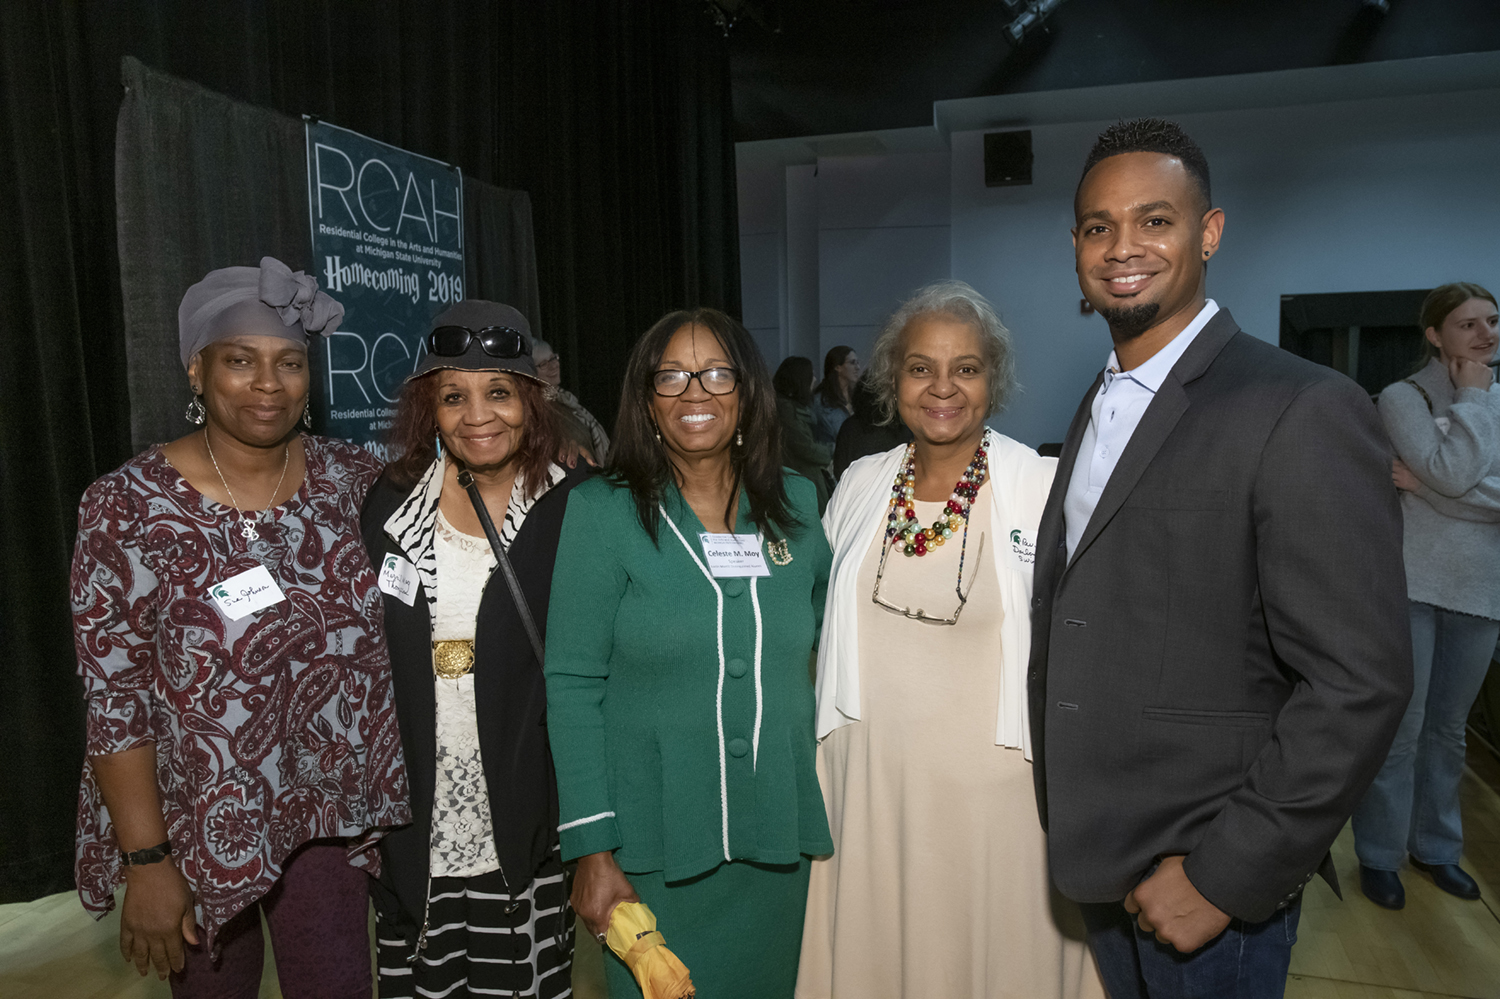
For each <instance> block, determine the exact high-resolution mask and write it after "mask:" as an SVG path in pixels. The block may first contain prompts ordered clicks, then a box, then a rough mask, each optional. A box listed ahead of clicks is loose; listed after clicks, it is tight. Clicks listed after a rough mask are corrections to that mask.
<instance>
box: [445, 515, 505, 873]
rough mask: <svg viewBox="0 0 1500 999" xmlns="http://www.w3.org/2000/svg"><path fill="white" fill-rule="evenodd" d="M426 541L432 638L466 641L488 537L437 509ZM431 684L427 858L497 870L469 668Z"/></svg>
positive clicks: (487, 565)
mask: <svg viewBox="0 0 1500 999" xmlns="http://www.w3.org/2000/svg"><path fill="white" fill-rule="evenodd" d="M432 545H433V558H434V561H435V563H436V566H437V586H436V587H435V590H436V593H435V600H434V601H433V606H432V610H433V618H432V637H433V640H434V641H444V640H446V639H455V638H466V639H470V640H472V639H473V638H474V620H475V618H476V616H477V615H478V614H479V598H480V597H482V596H483V595H484V587H485V584H486V583H488V582H489V580H490V573H491V572H493V571H494V569H495V566H496V562H495V553H494V552H492V551H491V550H490V543H489V541H488V540H486V539H485V538H475V537H470V536H469V535H467V534H463V533H462V532H460V531H459V530H458V529H457V528H455V527H454V526H453V525H452V524H450V523H448V518H446V517H444V516H443V513H442V511H441V510H439V511H438V515H437V527H436V530H434V531H433V537H432ZM502 585H503V581H502ZM433 683H434V685H435V689H434V691H433V693H434V694H435V695H436V698H437V756H436V762H437V775H436V776H437V782H436V787H435V788H434V795H433V808H432V846H431V851H430V859H429V861H428V863H429V865H430V870H431V872H432V876H433V877H435V878H440V877H450V878H469V877H474V876H475V875H478V874H487V873H489V872H490V871H493V870H497V869H499V867H500V858H499V857H498V856H497V855H496V853H495V834H494V829H493V828H492V827H491V825H490V795H489V789H488V788H487V787H486V786H485V782H484V763H483V761H482V760H481V759H480V754H479V724H478V718H477V715H476V714H475V711H474V674H473V673H469V674H468V675H466V676H461V677H459V678H458V679H457V680H445V679H444V678H442V677H440V676H434V677H433Z"/></svg>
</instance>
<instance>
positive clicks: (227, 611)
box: [208, 565, 286, 621]
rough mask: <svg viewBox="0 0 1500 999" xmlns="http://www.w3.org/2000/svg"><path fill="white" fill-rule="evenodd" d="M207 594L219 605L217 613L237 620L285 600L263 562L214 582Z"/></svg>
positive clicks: (284, 595) (283, 594)
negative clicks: (236, 574)
mask: <svg viewBox="0 0 1500 999" xmlns="http://www.w3.org/2000/svg"><path fill="white" fill-rule="evenodd" d="M208 595H209V596H211V597H213V599H214V603H216V604H218V605H219V611H220V613H222V614H223V615H224V616H225V617H227V618H229V620H231V621H238V620H239V619H240V618H242V617H245V616H246V615H247V614H254V613H255V612H256V611H258V610H265V609H266V608H267V607H270V606H271V605H272V604H279V603H281V602H282V601H283V600H285V599H286V594H285V593H282V592H281V587H279V586H277V585H276V580H274V579H272V578H271V574H270V573H269V572H267V571H266V567H265V566H263V565H258V566H256V567H255V568H254V569H249V570H246V571H245V572H242V573H240V574H239V575H238V576H230V577H229V578H228V579H226V580H224V582H222V583H216V584H214V586H213V587H212V588H210V589H209V591H208Z"/></svg>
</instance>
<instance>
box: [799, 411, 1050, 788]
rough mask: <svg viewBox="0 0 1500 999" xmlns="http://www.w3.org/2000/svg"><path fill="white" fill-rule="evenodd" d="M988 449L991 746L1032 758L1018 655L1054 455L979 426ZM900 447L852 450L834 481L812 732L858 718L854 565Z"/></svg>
mask: <svg viewBox="0 0 1500 999" xmlns="http://www.w3.org/2000/svg"><path fill="white" fill-rule="evenodd" d="M985 449H986V451H988V453H989V466H990V477H989V483H990V497H991V501H992V504H993V505H992V507H991V513H990V518H991V526H992V529H993V530H994V531H995V532H996V533H997V534H999V535H1000V536H999V537H996V538H992V539H989V540H990V544H989V545H988V546H987V547H989V549H990V552H991V555H992V557H993V558H994V560H995V573H996V575H997V576H998V577H999V581H1000V600H1001V603H1002V610H1003V611H1004V615H1005V616H1004V619H1003V620H1002V622H1001V625H1000V636H1001V647H1000V650H999V656H998V659H999V663H998V664H997V665H998V667H999V669H1000V703H999V713H998V724H997V725H996V731H995V745H997V746H1006V747H1008V748H1011V749H1021V750H1024V751H1025V753H1026V758H1027V759H1028V760H1029V759H1031V731H1030V725H1029V724H1028V721H1027V707H1026V663H1027V659H1028V657H1029V656H1030V653H1031V573H1032V568H1033V566H1034V565H1035V563H1036V536H1037V527H1038V525H1039V524H1040V523H1041V520H1042V508H1043V507H1044V506H1045V505H1046V503H1047V493H1048V492H1049V491H1050V490H1051V488H1052V477H1053V475H1054V474H1055V473H1056V471H1057V459H1056V458H1043V457H1041V456H1040V455H1038V454H1037V453H1036V452H1035V451H1033V450H1032V449H1031V448H1029V447H1027V446H1026V445H1024V444H1021V443H1019V442H1017V441H1014V440H1011V439H1010V438H1009V437H1006V436H1004V435H1003V434H999V433H996V432H995V431H993V430H986V431H985ZM905 453H906V445H904V444H903V445H901V446H900V447H897V448H893V449H891V450H890V451H886V452H885V453H883V454H876V455H870V456H868V457H865V458H861V459H859V460H858V461H856V462H854V463H853V464H852V465H850V466H849V468H848V470H847V471H845V472H844V477H843V478H842V479H841V480H839V485H838V488H837V489H835V490H834V493H833V498H832V499H831V500H830V501H829V503H828V511H827V512H826V513H825V514H824V515H823V530H824V532H825V533H826V534H827V535H828V543H829V545H830V546H831V547H832V548H833V569H832V572H831V574H830V575H829V579H828V600H827V604H826V605H825V609H824V614H823V636H822V639H821V641H820V642H819V643H818V682H817V735H818V739H819V741H821V740H822V739H823V738H824V737H826V736H827V735H828V733H830V732H832V731H833V730H834V729H836V728H840V727H842V726H844V725H848V724H849V723H851V722H856V721H859V719H860V701H859V610H860V607H861V606H862V602H868V601H869V600H870V594H868V593H863V592H860V591H859V586H858V580H859V569H860V564H861V563H862V562H863V561H864V557H865V553H866V552H867V551H868V550H869V548H870V540H871V539H872V538H873V537H874V535H875V532H876V531H881V532H883V531H884V529H885V520H886V513H887V512H888V509H889V503H890V498H891V486H892V484H893V483H894V482H895V479H896V472H897V470H898V469H899V468H900V467H901V461H902V458H903V456H904V455H905Z"/></svg>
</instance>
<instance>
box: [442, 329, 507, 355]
mask: <svg viewBox="0 0 1500 999" xmlns="http://www.w3.org/2000/svg"><path fill="white" fill-rule="evenodd" d="M475 340H478V341H479V346H480V349H482V350H483V351H484V352H485V353H486V354H488V355H490V356H491V357H525V356H526V353H527V351H526V336H525V334H523V333H522V332H521V331H520V330H518V329H512V328H511V327H509V326H486V327H485V328H484V329H482V330H471V329H469V328H468V327H467V326H439V327H438V328H437V329H435V330H433V331H432V332H431V333H429V334H427V352H428V353H429V354H436V355H437V356H438V357H462V356H463V355H464V354H467V353H468V352H469V345H470V344H472V343H473V342H474V341H475Z"/></svg>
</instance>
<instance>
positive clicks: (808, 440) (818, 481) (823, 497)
mask: <svg viewBox="0 0 1500 999" xmlns="http://www.w3.org/2000/svg"><path fill="white" fill-rule="evenodd" d="M771 384H772V385H773V386H775V388H776V418H777V419H778V420H779V421H780V423H781V460H782V461H783V462H784V463H785V464H786V467H787V468H790V469H791V470H792V471H794V472H798V473H800V474H801V475H804V476H806V477H807V478H808V479H809V480H811V482H812V484H813V486H814V488H816V489H817V491H818V516H820V517H821V516H822V515H823V509H824V507H826V506H828V494H829V493H830V492H832V476H831V475H830V474H829V471H828V467H829V465H830V463H832V461H833V446H832V445H831V444H823V443H820V442H819V441H818V440H817V438H816V436H815V435H814V433H813V415H812V401H813V366H812V361H810V360H808V359H807V358H805V357H798V356H796V355H793V356H791V357H788V358H787V359H786V360H784V361H782V362H781V365H780V366H779V367H777V369H776V375H775V376H774V377H773V378H772V379H771Z"/></svg>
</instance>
